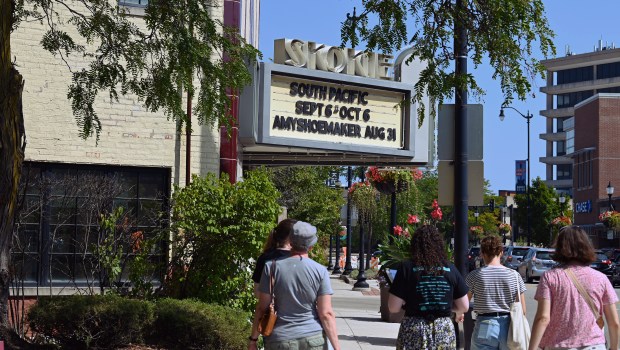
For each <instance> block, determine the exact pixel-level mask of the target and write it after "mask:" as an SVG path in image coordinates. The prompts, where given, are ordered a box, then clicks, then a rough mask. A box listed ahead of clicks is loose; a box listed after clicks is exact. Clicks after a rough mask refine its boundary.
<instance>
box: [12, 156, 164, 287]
mask: <svg viewBox="0 0 620 350" xmlns="http://www.w3.org/2000/svg"><path fill="white" fill-rule="evenodd" d="M32 169H34V173H32V174H28V173H27V172H28V171H31V170H32ZM65 172H67V173H74V174H75V176H79V174H80V173H81V174H82V176H86V175H87V174H97V176H104V177H108V176H122V175H123V174H125V175H127V174H133V175H135V176H136V177H135V179H136V182H135V184H134V185H132V186H130V187H129V188H130V191H131V192H132V196H130V197H120V196H119V197H115V198H113V199H112V201H111V203H110V206H111V207H110V209H111V208H112V207H114V202H115V201H116V200H134V201H135V202H136V207H135V209H136V212H135V214H134V215H135V217H136V218H135V225H132V226H131V229H132V230H136V231H142V232H145V233H147V234H148V232H149V231H150V230H154V229H165V228H166V227H167V226H168V224H169V223H168V220H167V219H164V220H161V221H150V222H149V223H145V222H144V221H142V222H140V220H141V219H142V220H144V218H143V217H142V216H141V215H144V213H142V212H141V211H143V209H142V208H141V206H140V203H142V202H143V201H149V202H152V203H159V204H160V205H161V206H159V204H158V205H157V206H156V210H161V211H162V212H169V205H170V203H169V197H170V193H171V169H170V168H155V167H129V166H117V165H95V164H88V165H85V164H66V163H46V162H25V164H24V174H25V175H26V176H32V177H36V176H37V174H36V173H38V176H40V179H42V181H43V183H45V180H46V179H50V178H51V177H52V176H53V174H62V173H65ZM149 177H150V178H151V179H153V178H155V179H158V180H157V182H158V184H157V186H155V189H154V190H153V189H151V190H152V191H154V192H151V193H148V192H144V191H143V188H144V184H143V183H141V180H145V179H148V178H149ZM77 179H79V177H76V181H77ZM50 183H51V182H50ZM52 185H53V183H52ZM58 191H60V189H57V188H56V189H53V188H50V187H45V185H44V189H43V192H42V193H41V192H33V190H32V189H28V191H27V192H26V194H25V197H24V198H25V199H26V200H33V199H35V198H36V200H39V201H40V204H39V205H40V207H39V211H38V213H34V214H33V215H32V216H27V221H25V222H23V223H22V224H23V229H24V230H26V232H24V233H25V234H27V235H26V242H27V248H28V249H27V250H21V251H17V252H16V251H15V250H13V251H12V257H13V259H16V260H17V261H20V262H21V265H20V269H23V268H24V266H26V267H27V268H28V269H29V270H28V271H30V274H28V273H27V272H26V273H25V274H26V276H24V278H27V279H24V281H23V282H24V285H26V286H33V285H39V286H50V285H51V286H54V287H56V286H62V287H65V286H67V285H75V286H82V285H85V284H86V283H87V282H88V280H89V279H90V282H91V283H92V282H96V281H94V280H93V279H92V276H86V275H85V278H84V280H79V278H78V276H79V275H80V272H81V271H79V269H80V268H81V267H83V264H82V265H80V266H78V260H79V261H82V260H83V259H88V258H89V257H90V258H92V254H90V253H89V252H88V251H86V252H84V251H79V252H78V251H77V250H76V244H75V243H76V242H79V240H80V239H81V238H82V239H83V241H85V238H86V237H80V236H79V232H90V234H91V235H92V234H93V232H92V231H89V228H90V229H92V227H93V225H88V224H87V223H83V222H80V218H81V216H80V215H79V213H78V209H79V206H78V205H77V203H78V201H80V200H84V195H83V194H82V195H80V194H79V193H77V192H76V193H73V195H64V194H62V193H60V192H58ZM64 191H67V189H64ZM58 198H60V199H63V200H66V202H65V203H59V204H67V202H73V203H74V206H72V207H71V206H70V207H63V206H61V207H57V208H58V209H63V208H66V209H68V210H69V212H70V213H71V214H69V217H70V218H69V219H68V220H67V221H65V222H63V223H60V224H59V223H57V222H54V221H53V220H52V219H53V217H52V210H53V206H52V205H53V202H54V199H58ZM146 213H147V214H148V213H149V212H148V211H147V212H146ZM37 216H38V219H37ZM71 216H72V218H71ZM156 222H159V224H156V225H153V223H156ZM95 224H96V223H95ZM59 225H60V226H62V228H63V229H68V230H67V231H66V232H70V233H71V237H70V238H71V239H72V242H71V244H69V245H68V246H67V247H63V245H62V244H63V239H64V238H65V237H69V236H64V237H63V236H58V237H56V236H55V235H54V234H53V229H54V228H58V227H59ZM82 230H84V231H82ZM35 231H36V233H35ZM18 234H20V233H18ZM28 235H36V237H35V238H33V240H34V239H36V242H35V243H34V244H32V246H31V243H32V242H31V240H30V237H29V236H28ZM20 237H22V236H21V234H20ZM52 237H53V238H55V239H56V242H52V241H51V239H52ZM88 238H93V237H88ZM59 245H60V246H59ZM84 246H85V247H87V245H86V243H85V245H84ZM55 247H56V248H60V249H59V250H57V249H55ZM166 252H167V247H166V246H165V242H162V244H161V246H160V247H159V249H158V251H157V253H155V254H151V255H150V258H152V259H154V261H155V260H157V261H162V262H163V259H167V253H166ZM132 255H133V254H131V253H128V254H126V256H128V257H131V256H132ZM54 257H56V259H54ZM62 259H65V262H68V263H69V264H68V265H69V267H68V268H67V270H66V272H68V273H69V278H62V276H59V275H58V274H54V272H53V271H51V272H50V268H51V267H52V266H53V264H54V263H57V262H58V261H60V260H62ZM83 261H86V260H83ZM28 264H34V265H35V267H32V266H30V265H28ZM33 269H34V270H33ZM163 273H164V271H159V272H158V277H159V279H160V280H162V279H163ZM95 284H96V283H95Z"/></svg>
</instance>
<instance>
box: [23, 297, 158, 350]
mask: <svg viewBox="0 0 620 350" xmlns="http://www.w3.org/2000/svg"><path fill="white" fill-rule="evenodd" d="M28 320H29V322H30V327H31V328H32V329H33V330H34V331H35V332H39V333H42V334H44V335H46V336H48V337H52V338H54V339H55V340H57V341H58V342H59V343H60V344H62V345H63V347H64V348H68V349H88V348H101V349H113V348H117V347H119V346H121V345H126V344H129V343H141V342H143V339H144V337H143V330H144V329H145V328H147V327H148V326H149V325H150V324H152V323H153V304H152V303H149V302H146V301H139V300H131V299H126V298H122V297H120V296H117V295H114V294H110V295H105V296H98V295H81V296H77V295H74V296H69V297H58V296H55V297H41V298H40V299H39V301H38V302H37V303H36V304H35V305H34V306H33V307H32V309H30V311H29V312H28Z"/></svg>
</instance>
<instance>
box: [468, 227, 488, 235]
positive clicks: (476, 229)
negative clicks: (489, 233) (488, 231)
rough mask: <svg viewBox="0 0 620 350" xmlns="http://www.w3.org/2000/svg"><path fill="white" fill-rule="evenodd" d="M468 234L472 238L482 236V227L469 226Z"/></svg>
mask: <svg viewBox="0 0 620 350" xmlns="http://www.w3.org/2000/svg"><path fill="white" fill-rule="evenodd" d="M469 232H471V234H472V236H474V237H480V236H482V235H483V234H484V228H483V227H482V226H470V227H469Z"/></svg>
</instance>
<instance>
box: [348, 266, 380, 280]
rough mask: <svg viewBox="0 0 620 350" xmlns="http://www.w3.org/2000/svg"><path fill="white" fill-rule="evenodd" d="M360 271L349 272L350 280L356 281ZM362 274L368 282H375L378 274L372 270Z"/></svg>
mask: <svg viewBox="0 0 620 350" xmlns="http://www.w3.org/2000/svg"><path fill="white" fill-rule="evenodd" d="M359 273H360V271H359V270H353V271H351V275H350V276H351V279H354V280H356V279H357V276H358V275H359ZM364 274H365V275H366V279H368V280H376V279H377V275H378V274H379V271H376V270H373V269H368V270H365V271H364Z"/></svg>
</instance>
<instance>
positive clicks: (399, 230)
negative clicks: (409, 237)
mask: <svg viewBox="0 0 620 350" xmlns="http://www.w3.org/2000/svg"><path fill="white" fill-rule="evenodd" d="M394 234H395V235H397V236H400V235H402V234H403V228H402V227H400V226H399V225H396V226H394Z"/></svg>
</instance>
